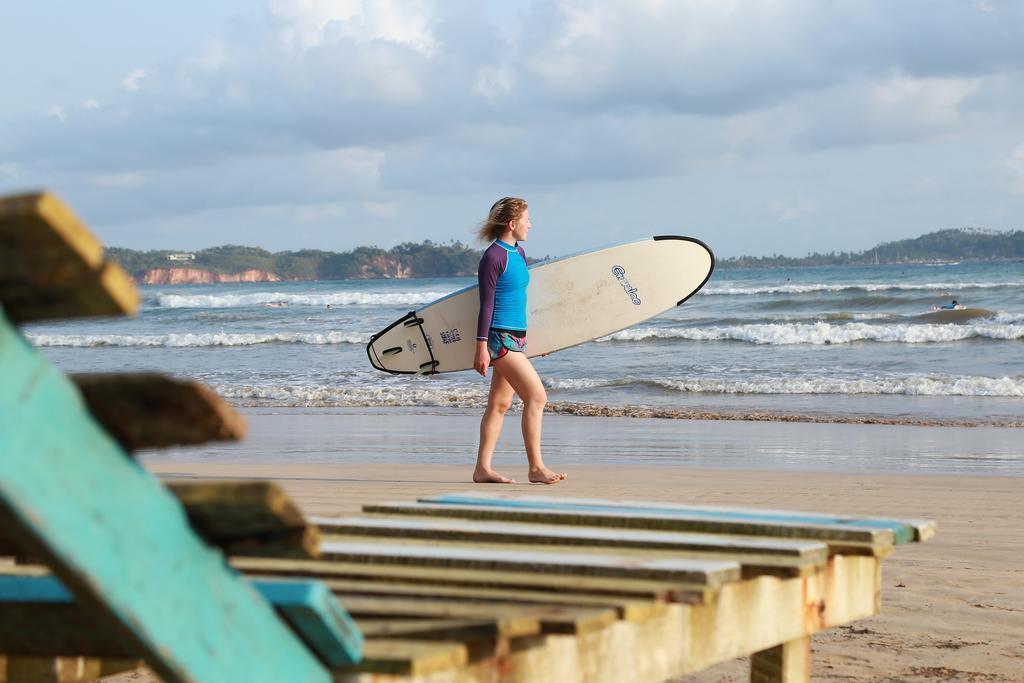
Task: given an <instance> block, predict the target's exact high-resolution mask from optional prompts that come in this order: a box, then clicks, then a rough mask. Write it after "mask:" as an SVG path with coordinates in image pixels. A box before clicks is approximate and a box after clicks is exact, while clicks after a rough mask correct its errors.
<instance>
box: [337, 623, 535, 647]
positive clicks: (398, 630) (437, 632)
mask: <svg viewBox="0 0 1024 683" xmlns="http://www.w3.org/2000/svg"><path fill="white" fill-rule="evenodd" d="M525 621H526V620H517V621H514V622H508V621H501V620H493V619H360V620H359V621H357V622H356V623H357V624H358V626H359V630H360V631H362V632H363V636H365V637H366V638H368V639H381V638H390V639H394V638H400V639H403V640H446V641H459V642H469V641H474V640H495V639H499V638H525V637H527V636H533V635H537V634H538V633H539V632H540V625H539V624H538V623H536V620H534V623H533V624H532V625H531V624H527V626H528V628H524V627H523V626H521V623H524V622H525Z"/></svg>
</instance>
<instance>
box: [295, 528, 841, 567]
mask: <svg viewBox="0 0 1024 683" xmlns="http://www.w3.org/2000/svg"><path fill="white" fill-rule="evenodd" d="M312 521H315V522H316V523H317V526H318V527H319V528H320V530H321V531H322V532H335V533H339V534H341V533H344V534H346V535H344V536H341V535H329V536H324V539H323V540H324V541H354V542H359V541H360V540H362V539H368V540H372V541H374V542H389V541H393V539H402V541H403V542H405V543H417V544H424V543H429V544H438V543H444V544H445V546H446V547H453V546H454V545H459V546H462V547H469V546H472V547H475V548H496V549H508V548H510V547H514V548H516V549H520V548H522V549H523V550H527V551H529V550H542V551H546V552H561V551H564V552H570V553H580V552H585V553H592V552H601V551H606V550H607V549H610V548H613V549H614V550H615V552H616V554H620V555H629V556H633V557H638V556H642V557H651V558H653V557H688V558H696V559H700V558H710V559H723V560H730V561H735V562H739V563H740V564H741V566H742V572H743V576H761V575H765V574H771V575H786V576H790V575H799V574H800V573H802V572H806V571H809V570H810V569H812V568H813V567H815V566H819V565H824V563H825V561H826V560H827V559H828V554H829V553H828V546H826V545H825V544H823V543H819V542H807V541H785V540H780V541H770V540H765V539H749V540H744V539H737V540H736V541H733V540H732V538H735V537H722V536H713V535H710V534H677V533H673V532H660V531H642V530H620V529H600V528H589V527H567V526H554V525H535V524H514V523H511V524H508V523H502V522H476V521H472V520H458V521H456V520H447V519H436V518H435V519H430V518H424V519H400V518H376V517H351V518H345V519H335V520H330V521H327V520H324V519H323V518H317V519H316V520H312Z"/></svg>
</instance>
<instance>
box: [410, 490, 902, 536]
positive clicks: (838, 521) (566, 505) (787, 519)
mask: <svg viewBox="0 0 1024 683" xmlns="http://www.w3.org/2000/svg"><path fill="white" fill-rule="evenodd" d="M419 502H421V503H434V504H442V505H481V506H492V507H504V508H515V509H527V510H563V511H572V512H602V513H616V512H625V513H642V514H656V515H663V516H668V517H673V516H675V517H686V518H689V519H714V520H722V521H743V522H765V523H769V522H778V523H783V524H796V525H799V524H807V525H815V526H840V527H854V528H862V529H890V530H892V532H893V538H894V542H895V543H896V544H901V543H908V542H910V541H913V540H914V538H915V535H916V531H915V529H914V527H913V526H911V525H909V524H907V523H905V522H900V521H897V520H885V519H864V518H851V517H839V516H835V515H827V514H816V513H800V512H773V511H771V510H763V511H762V510H753V509H751V510H738V509H716V508H707V507H696V506H687V505H659V504H651V505H644V504H643V503H628V504H624V503H616V502H615V501H600V500H574V499H572V498H561V499H557V500H550V501H549V500H543V499H539V498H528V499H527V498H497V497H489V496H474V495H470V494H444V495H438V496H426V497H423V498H420V499H419Z"/></svg>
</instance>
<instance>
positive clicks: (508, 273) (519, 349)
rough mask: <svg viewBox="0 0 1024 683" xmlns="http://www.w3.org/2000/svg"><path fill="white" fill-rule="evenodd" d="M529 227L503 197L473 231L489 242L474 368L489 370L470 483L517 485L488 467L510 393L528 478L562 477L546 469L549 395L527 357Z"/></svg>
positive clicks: (517, 202)
mask: <svg viewBox="0 0 1024 683" xmlns="http://www.w3.org/2000/svg"><path fill="white" fill-rule="evenodd" d="M531 227H532V226H531V224H530V210H529V207H528V206H527V204H526V201H525V200H523V199H519V198H517V197H505V198H503V199H499V200H498V201H497V202H495V203H494V206H492V207H491V211H490V213H489V214H488V216H487V219H486V220H485V221H484V222H483V223H482V224H481V225H480V229H479V231H478V233H477V234H478V236H479V238H480V239H481V240H482V241H488V242H491V243H492V244H491V245H490V246H489V247H488V248H487V249H486V250H485V251H484V254H483V257H482V258H481V259H480V267H479V269H478V271H477V272H478V275H477V277H478V278H479V284H480V313H479V316H478V317H477V330H476V355H475V357H474V360H473V367H474V368H475V369H476V371H477V372H479V373H480V374H481V375H483V376H485V377H486V376H487V368H488V367H492V368H493V372H492V373H491V389H490V393H489V394H488V396H487V408H486V409H485V410H484V416H483V418H482V419H481V421H480V448H479V450H478V451H477V458H476V469H474V471H473V481H475V482H477V483H494V484H514V483H515V481H514V480H512V479H509V478H508V477H505V476H503V475H501V474H499V473H498V472H496V471H495V470H494V468H493V467H492V466H491V458H492V456H493V455H494V447H495V445H496V444H497V443H498V436H499V435H500V434H501V426H502V423H503V422H504V420H505V413H506V412H507V411H508V409H509V408H510V407H511V406H512V396H513V394H516V395H518V396H519V398H520V399H522V401H523V417H522V430H523V444H524V445H525V446H526V458H527V460H528V461H529V463H530V469H529V474H528V475H527V476H528V478H529V480H530V481H531V482H533V483H538V484H557V483H558V482H560V481H562V480H563V479H565V477H566V475H565V473H564V472H563V473H557V472H554V471H553V470H551V469H549V468H548V467H546V466H545V465H544V460H543V458H542V457H541V452H540V432H541V422H542V421H543V419H544V405H545V404H546V403H547V400H548V397H547V392H546V391H545V390H544V384H543V383H542V382H541V381H540V377H539V376H538V375H537V371H536V370H534V368H533V364H532V363H530V359H529V358H527V357H526V322H527V321H526V288H527V285H528V284H529V283H530V273H529V271H528V270H527V269H526V252H524V251H523V248H522V247H521V246H519V243H520V242H525V241H526V237H527V235H528V234H529V232H530V228H531Z"/></svg>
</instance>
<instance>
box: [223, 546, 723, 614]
mask: <svg viewBox="0 0 1024 683" xmlns="http://www.w3.org/2000/svg"><path fill="white" fill-rule="evenodd" d="M231 564H232V566H234V567H235V568H236V569H238V570H239V571H243V572H245V573H247V574H252V575H262V574H274V575H280V576H305V577H311V578H321V579H338V580H351V581H379V582H395V583H407V584H411V585H422V586H424V590H430V587H431V586H452V587H477V588H494V589H499V590H505V591H532V590H544V591H557V592H560V593H564V594H576V595H580V594H585V595H605V596H609V597H613V598H621V599H633V600H651V601H669V602H688V603H691V604H692V603H698V602H701V601H702V600H703V597H704V593H705V591H706V590H707V589H706V588H705V587H703V586H696V585H687V584H683V583H678V582H668V581H648V580H645V579H632V578H618V577H616V578H607V577H600V576H572V575H569V574H565V575H563V574H537V573H528V572H516V571H505V570H490V569H458V568H451V567H425V566H416V565H410V566H405V565H400V564H396V565H387V564H364V563H357V562H342V561H331V560H313V561H307V560H281V559H273V558H247V557H233V558H231Z"/></svg>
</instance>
